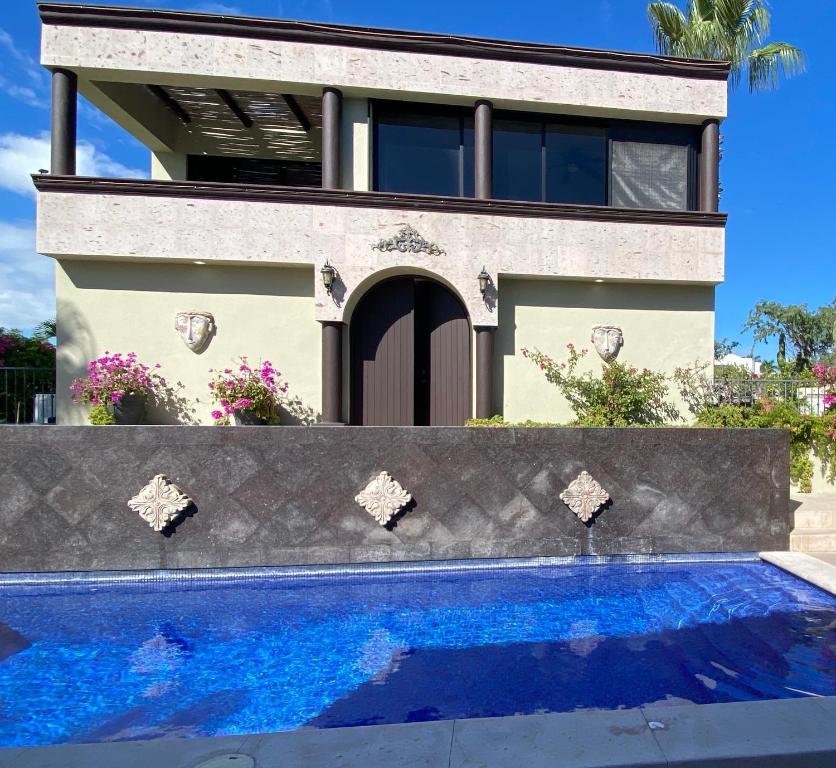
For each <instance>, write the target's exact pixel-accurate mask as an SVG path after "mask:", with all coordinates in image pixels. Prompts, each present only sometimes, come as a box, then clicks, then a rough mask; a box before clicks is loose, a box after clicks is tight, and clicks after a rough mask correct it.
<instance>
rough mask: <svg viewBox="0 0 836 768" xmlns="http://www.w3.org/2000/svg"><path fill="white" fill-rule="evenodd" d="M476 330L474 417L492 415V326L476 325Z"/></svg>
mask: <svg viewBox="0 0 836 768" xmlns="http://www.w3.org/2000/svg"><path fill="white" fill-rule="evenodd" d="M474 330H475V331H476V418H477V419H489V418H490V417H491V416H493V339H494V335H495V334H496V328H495V327H494V326H484V325H483V326H477V327H476V328H475V329H474Z"/></svg>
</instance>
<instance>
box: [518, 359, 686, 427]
mask: <svg viewBox="0 0 836 768" xmlns="http://www.w3.org/2000/svg"><path fill="white" fill-rule="evenodd" d="M566 348H567V349H568V350H569V359H568V360H567V361H566V362H565V363H558V362H556V361H555V360H554V359H552V358H551V357H549V356H548V355H545V354H543V353H542V352H540V350H537V349H535V350H528V349H523V350H522V353H523V356H524V357H526V358H528V359H529V360H531V362H533V363H534V364H535V365H537V366H538V367H539V368H540V370H541V371H542V372H543V374H544V375H545V377H546V381H548V382H550V383H551V384H554V385H555V386H556V387H557V388H558V389H559V390H560V393H561V394H562V395H563V397H565V398H566V400H567V401H568V403H569V407H570V408H571V409H572V412H573V413H574V414H575V419H576V423H577V425H578V426H582V427H632V426H654V425H656V426H658V425H661V424H664V423H666V422H672V421H679V419H680V416H679V412H678V411H677V409H676V407H675V406H674V405H673V404H672V403H670V402H668V401H667V399H666V398H667V394H668V385H667V383H666V378H665V374H663V373H655V372H654V371H650V370H648V369H647V368H645V369H643V370H641V371H640V370H639V369H638V368H634V367H632V366H630V365H626V364H624V363H619V362H618V361H617V360H613V361H612V362H609V363H605V364H604V365H603V372H602V375H601V376H600V377H596V376H594V375H593V374H592V372H590V371H587V372H586V373H583V374H580V375H578V374H577V373H575V370H576V368H577V366H578V363H579V362H580V360H581V359H582V358H583V357H584V356H585V355H586V353H587V350H585V349H582V350H581V351H580V352H578V351H577V350H576V349H575V347H574V345H573V344H567V345H566Z"/></svg>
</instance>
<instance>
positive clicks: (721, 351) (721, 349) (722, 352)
mask: <svg viewBox="0 0 836 768" xmlns="http://www.w3.org/2000/svg"><path fill="white" fill-rule="evenodd" d="M739 346H740V342H739V341H729V339H728V337H727V336H723V340H722V341H717V339H714V359H715V360H722V359H723V358H724V357H725V356H726V355H730V354H732V352H734V350H735V349H737V347H739Z"/></svg>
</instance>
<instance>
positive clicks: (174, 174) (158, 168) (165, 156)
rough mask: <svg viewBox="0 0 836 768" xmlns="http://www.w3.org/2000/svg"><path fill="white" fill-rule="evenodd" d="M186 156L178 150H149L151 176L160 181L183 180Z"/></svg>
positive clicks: (185, 174) (185, 175)
mask: <svg viewBox="0 0 836 768" xmlns="http://www.w3.org/2000/svg"><path fill="white" fill-rule="evenodd" d="M187 165H188V157H187V156H186V155H184V154H181V153H179V152H153V151H152V152H151V178H152V179H158V180H160V181H185V180H186V178H187V175H188V173H187Z"/></svg>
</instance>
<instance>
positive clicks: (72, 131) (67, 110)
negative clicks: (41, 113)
mask: <svg viewBox="0 0 836 768" xmlns="http://www.w3.org/2000/svg"><path fill="white" fill-rule="evenodd" d="M77 92H78V80H77V78H76V75H75V72H69V71H68V70H66V69H56V70H54V71H53V73H52V141H51V147H52V149H51V154H52V157H51V159H50V169H49V170H50V173H52V174H56V175H59V176H74V175H75V145H76V111H77V104H78V98H77Z"/></svg>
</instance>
